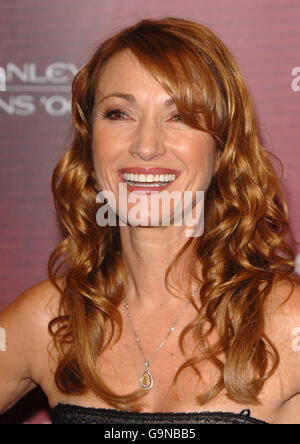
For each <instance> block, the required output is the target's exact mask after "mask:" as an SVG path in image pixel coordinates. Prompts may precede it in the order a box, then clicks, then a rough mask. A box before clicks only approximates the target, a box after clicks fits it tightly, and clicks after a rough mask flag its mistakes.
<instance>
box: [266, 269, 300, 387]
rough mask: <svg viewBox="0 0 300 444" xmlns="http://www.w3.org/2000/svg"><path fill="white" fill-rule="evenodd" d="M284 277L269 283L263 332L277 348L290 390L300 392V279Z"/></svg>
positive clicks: (281, 368) (282, 372) (282, 370)
mask: <svg viewBox="0 0 300 444" xmlns="http://www.w3.org/2000/svg"><path fill="white" fill-rule="evenodd" d="M291 279H292V282H289V281H288V280H284V281H281V282H278V283H276V284H275V285H274V286H273V289H272V292H271V294H270V297H269V301H268V303H267V309H266V333H267V335H268V337H269V338H270V339H271V341H272V343H273V344H274V345H275V347H276V348H277V351H278V353H279V357H280V370H281V374H282V375H285V380H288V381H289V383H290V387H291V390H292V392H294V393H300V372H299V368H300V283H299V278H298V277H292V278H291Z"/></svg>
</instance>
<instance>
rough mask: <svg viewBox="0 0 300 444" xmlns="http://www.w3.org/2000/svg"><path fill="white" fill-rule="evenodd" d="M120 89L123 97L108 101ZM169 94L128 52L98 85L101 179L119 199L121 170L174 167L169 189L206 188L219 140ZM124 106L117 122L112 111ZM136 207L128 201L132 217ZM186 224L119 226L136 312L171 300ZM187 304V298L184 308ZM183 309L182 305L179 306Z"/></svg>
mask: <svg viewBox="0 0 300 444" xmlns="http://www.w3.org/2000/svg"><path fill="white" fill-rule="evenodd" d="M117 92H118V93H119V92H121V93H122V94H130V95H133V96H134V98H135V101H134V102H131V101H128V100H126V99H124V98H121V97H107V96H110V95H111V94H114V93H117ZM170 99H171V98H170V96H169V95H168V94H167V92H166V91H165V90H164V89H163V88H162V87H161V85H160V84H159V83H158V82H157V81H156V80H155V79H154V77H153V76H152V75H151V73H150V72H148V71H147V70H146V69H145V68H144V67H143V66H142V65H141V64H140V63H139V62H138V60H137V59H136V58H135V57H134V55H133V54H132V53H131V52H129V51H128V50H127V51H123V52H121V53H119V54H117V55H115V56H114V57H113V58H111V59H110V60H109V61H108V63H107V65H106V66H105V68H104V71H103V73H102V74H101V76H100V79H99V83H98V86H97V95H96V101H95V103H96V105H95V110H94V126H93V158H94V168H95V173H96V178H97V179H98V182H99V183H100V184H101V187H102V189H103V190H110V191H113V192H114V194H115V196H117V209H118V196H119V191H118V190H119V188H118V187H119V182H120V179H119V175H118V170H119V169H121V168H125V167H132V166H138V167H166V166H167V167H168V168H171V169H175V170H179V171H180V173H181V174H180V176H179V177H178V178H177V179H176V181H175V182H174V183H171V184H170V185H169V187H168V189H167V190H168V191H169V192H172V191H174V190H178V191H180V192H181V193H183V192H184V191H185V190H191V191H192V192H193V193H195V192H196V190H204V191H205V190H206V189H207V188H208V186H209V184H210V182H211V178H212V176H213V174H214V173H215V172H216V169H217V159H218V155H217V149H216V147H215V143H214V140H213V138H212V137H211V136H210V135H209V134H207V133H204V132H202V131H200V130H196V129H193V128H191V127H190V126H188V125H187V124H185V123H184V122H183V121H182V119H181V118H180V116H179V115H178V111H177V109H176V105H175V104H174V103H173V104H166V103H165V102H166V101H168V100H169V101H170ZM115 109H118V110H120V111H121V112H122V114H120V113H119V114H114V115H113V119H109V118H107V117H106V118H105V113H106V112H107V111H111V110H115ZM132 205H133V204H131V205H130V204H128V213H129V211H130V209H131V207H132ZM150 211H151V204H150V197H148V202H147V201H146V205H144V206H143V212H144V218H145V219H146V220H148V218H149V215H150ZM184 231H185V227H184V226H172V225H171V226H167V227H166V226H156V227H149V226H148V227H143V226H138V227H133V226H130V224H128V225H127V226H124V227H121V229H120V232H121V242H122V251H123V258H124V262H125V264H126V267H127V271H128V275H129V279H130V282H131V287H130V291H129V294H128V301H129V302H131V304H134V307H135V310H136V311H139V310H144V309H145V308H146V307H147V309H149V310H151V309H152V308H157V306H158V305H159V306H161V304H162V303H166V302H167V303H168V305H169V304H170V303H173V304H174V306H178V301H170V297H169V296H170V294H169V292H168V291H167V289H166V288H165V285H164V276H165V272H166V269H167V266H168V265H169V263H170V260H171V259H172V258H173V257H174V256H175V254H176V253H177V252H178V250H179V249H180V248H181V247H182V246H183V244H184V243H185V242H186V241H187V238H186V237H185V234H184ZM181 305H182V301H181V303H180V306H181ZM178 307H179V306H178Z"/></svg>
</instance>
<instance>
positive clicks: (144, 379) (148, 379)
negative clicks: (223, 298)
mask: <svg viewBox="0 0 300 444" xmlns="http://www.w3.org/2000/svg"><path fill="white" fill-rule="evenodd" d="M198 289H199V286H198V287H197V288H196V289H195V290H194V291H193V296H192V297H194V296H195V294H196V293H197V291H198ZM189 304H190V301H187V303H186V304H185V306H184V307H183V309H182V310H181V312H180V313H179V315H178V317H177V319H176V320H175V322H174V323H173V324H172V326H171V327H170V329H169V331H168V333H167V334H166V336H165V337H164V339H163V340H162V341H161V343H160V345H159V347H158V348H157V349H156V350H155V352H154V353H153V355H152V356H151V357H150V358H149V359H148V360H147V359H146V357H145V354H144V351H143V349H142V347H141V341H140V338H139V337H138V335H137V333H136V331H135V328H134V326H133V323H132V319H131V315H130V312H129V307H128V302H127V297H125V299H124V306H125V310H126V314H127V317H128V320H129V323H130V325H131V327H132V330H133V333H134V336H135V341H136V343H137V346H138V348H139V350H140V352H141V354H142V356H143V359H144V361H145V370H144V373H143V374H142V376H141V377H140V379H139V385H140V387H141V388H142V389H143V390H150V389H152V387H153V385H154V379H153V376H152V374H151V372H150V370H149V366H150V363H151V361H153V359H154V358H155V356H156V355H157V353H158V352H159V350H160V349H161V348H162V347H163V346H164V345H165V343H166V342H167V339H168V337H169V336H170V334H171V333H173V332H174V331H175V326H176V324H177V323H178V322H179V320H180V319H181V317H182V316H183V314H184V312H185V310H186V309H187V307H188V306H189Z"/></svg>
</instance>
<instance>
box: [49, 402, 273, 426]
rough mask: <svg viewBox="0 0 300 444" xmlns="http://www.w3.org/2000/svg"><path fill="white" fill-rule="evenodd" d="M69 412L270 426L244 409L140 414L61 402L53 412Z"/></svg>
mask: <svg viewBox="0 0 300 444" xmlns="http://www.w3.org/2000/svg"><path fill="white" fill-rule="evenodd" d="M63 410H68V411H77V412H78V411H80V412H81V413H86V414H91V413H93V414H95V413H104V414H105V415H107V416H109V417H114V416H116V415H117V416H118V417H120V418H124V419H126V418H129V417H131V418H134V417H138V418H145V419H146V418H152V419H155V418H159V419H160V420H163V419H164V418H170V417H171V418H174V419H175V418H177V417H178V418H179V417H180V418H183V419H184V418H191V417H195V418H196V417H201V416H206V417H208V416H210V417H214V416H222V417H224V418H244V419H247V420H248V421H249V422H253V423H255V424H268V423H267V422H265V421H262V420H260V419H257V418H254V417H252V416H251V411H250V410H249V409H244V410H242V411H241V412H239V413H234V412H223V411H202V412H138V411H127V410H117V409H110V408H104V407H85V406H81V405H77V404H67V403H66V404H65V403H61V402H59V403H58V404H56V405H55V406H54V407H53V408H52V412H55V413H56V414H57V413H59V412H60V411H63Z"/></svg>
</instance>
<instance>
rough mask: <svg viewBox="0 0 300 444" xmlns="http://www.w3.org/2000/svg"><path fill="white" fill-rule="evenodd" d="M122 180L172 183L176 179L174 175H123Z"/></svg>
mask: <svg viewBox="0 0 300 444" xmlns="http://www.w3.org/2000/svg"><path fill="white" fill-rule="evenodd" d="M123 178H124V179H125V180H128V181H131V182H147V183H151V182H172V181H173V180H175V179H176V175H175V174H156V175H153V174H134V173H124V174H123Z"/></svg>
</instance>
